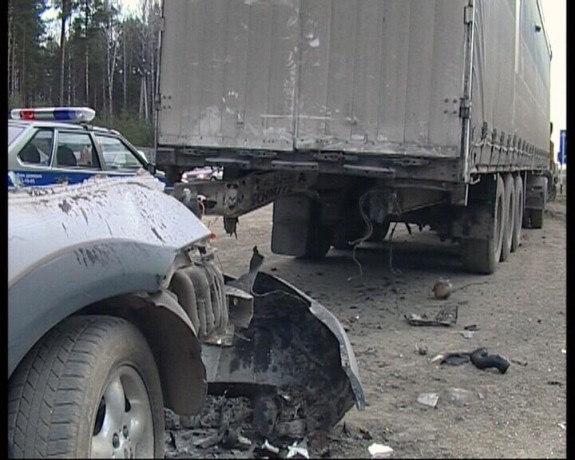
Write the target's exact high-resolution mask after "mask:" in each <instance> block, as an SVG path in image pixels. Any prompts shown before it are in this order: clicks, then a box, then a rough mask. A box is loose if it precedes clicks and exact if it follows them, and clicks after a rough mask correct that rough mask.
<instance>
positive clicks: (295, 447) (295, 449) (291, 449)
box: [286, 439, 309, 458]
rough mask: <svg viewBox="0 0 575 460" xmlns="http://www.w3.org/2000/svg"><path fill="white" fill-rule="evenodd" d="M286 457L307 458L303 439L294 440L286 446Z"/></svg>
mask: <svg viewBox="0 0 575 460" xmlns="http://www.w3.org/2000/svg"><path fill="white" fill-rule="evenodd" d="M286 458H309V452H308V449H307V442H306V441H305V439H304V440H303V441H301V442H299V443H298V442H297V441H296V442H294V443H293V444H292V445H291V446H288V453H287V455H286Z"/></svg>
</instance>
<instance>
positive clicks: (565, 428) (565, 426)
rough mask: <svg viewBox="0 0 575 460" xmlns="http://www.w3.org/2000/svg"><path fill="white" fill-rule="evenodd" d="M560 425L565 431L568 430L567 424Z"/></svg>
mask: <svg viewBox="0 0 575 460" xmlns="http://www.w3.org/2000/svg"><path fill="white" fill-rule="evenodd" d="M558 425H559V427H561V428H563V429H564V430H567V424H566V423H565V422H561V423H559V424H558Z"/></svg>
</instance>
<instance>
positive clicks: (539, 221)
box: [531, 209, 543, 228]
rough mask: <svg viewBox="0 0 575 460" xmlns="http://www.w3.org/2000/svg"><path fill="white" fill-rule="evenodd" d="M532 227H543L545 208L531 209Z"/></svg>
mask: <svg viewBox="0 0 575 460" xmlns="http://www.w3.org/2000/svg"><path fill="white" fill-rule="evenodd" d="M531 228H543V209H532V210H531Z"/></svg>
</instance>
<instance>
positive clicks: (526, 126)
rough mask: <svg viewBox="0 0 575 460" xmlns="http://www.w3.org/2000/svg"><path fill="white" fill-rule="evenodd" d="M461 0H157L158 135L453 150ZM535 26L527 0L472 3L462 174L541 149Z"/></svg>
mask: <svg viewBox="0 0 575 460" xmlns="http://www.w3.org/2000/svg"><path fill="white" fill-rule="evenodd" d="M468 4H469V1H468V0H168V1H165V2H164V6H163V8H164V15H165V16H166V18H168V19H167V20H166V23H165V25H164V31H163V37H162V45H161V46H162V48H161V71H160V85H159V86H160V96H161V99H160V113H159V130H158V143H159V144H160V145H168V146H191V147H219V148H232V149H234V148H239V149H246V148H247V149H269V150H276V151H284V152H286V153H287V152H290V151H292V150H294V149H298V150H300V151H301V150H310V151H318V150H328V151H347V152H364V153H367V154H377V153H385V154H392V155H393V154H414V155H419V156H428V157H451V158H456V157H458V156H459V155H460V154H461V146H460V144H461V133H462V119H461V118H460V114H459V108H460V103H461V100H460V98H461V97H462V96H463V95H464V88H463V86H464V74H465V45H466V35H465V30H466V29H465V25H464V8H465V6H466V5H468ZM540 23H541V20H540V17H539V11H538V8H537V0H475V12H474V25H473V30H474V41H473V54H472V59H473V61H472V63H473V72H472V110H471V135H472V138H471V143H472V145H473V146H474V147H473V149H472V154H471V155H470V157H469V159H470V163H469V171H492V170H494V167H495V169H498V168H508V166H509V164H517V163H522V164H523V166H532V165H533V164H535V163H537V162H538V161H539V160H538V159H537V158H538V157H537V155H536V154H537V153H539V150H538V149H545V150H546V149H547V146H548V142H549V67H550V66H549V52H548V48H547V42H546V41H545V34H544V31H541V32H537V31H536V28H535V25H537V24H540ZM494 130H495V131H494ZM502 132H503V133H504V135H503V137H502V135H501V133H502ZM494 133H495V135H494ZM514 135H515V138H514V137H513V136H514ZM514 145H515V147H513V146H514ZM507 146H509V148H507Z"/></svg>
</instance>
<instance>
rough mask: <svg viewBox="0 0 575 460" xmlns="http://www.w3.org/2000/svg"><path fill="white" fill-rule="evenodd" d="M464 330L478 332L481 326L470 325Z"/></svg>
mask: <svg viewBox="0 0 575 460" xmlns="http://www.w3.org/2000/svg"><path fill="white" fill-rule="evenodd" d="M463 329H464V330H466V331H478V330H479V326H478V325H477V324H470V325H469V326H465V327H464V328H463Z"/></svg>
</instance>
